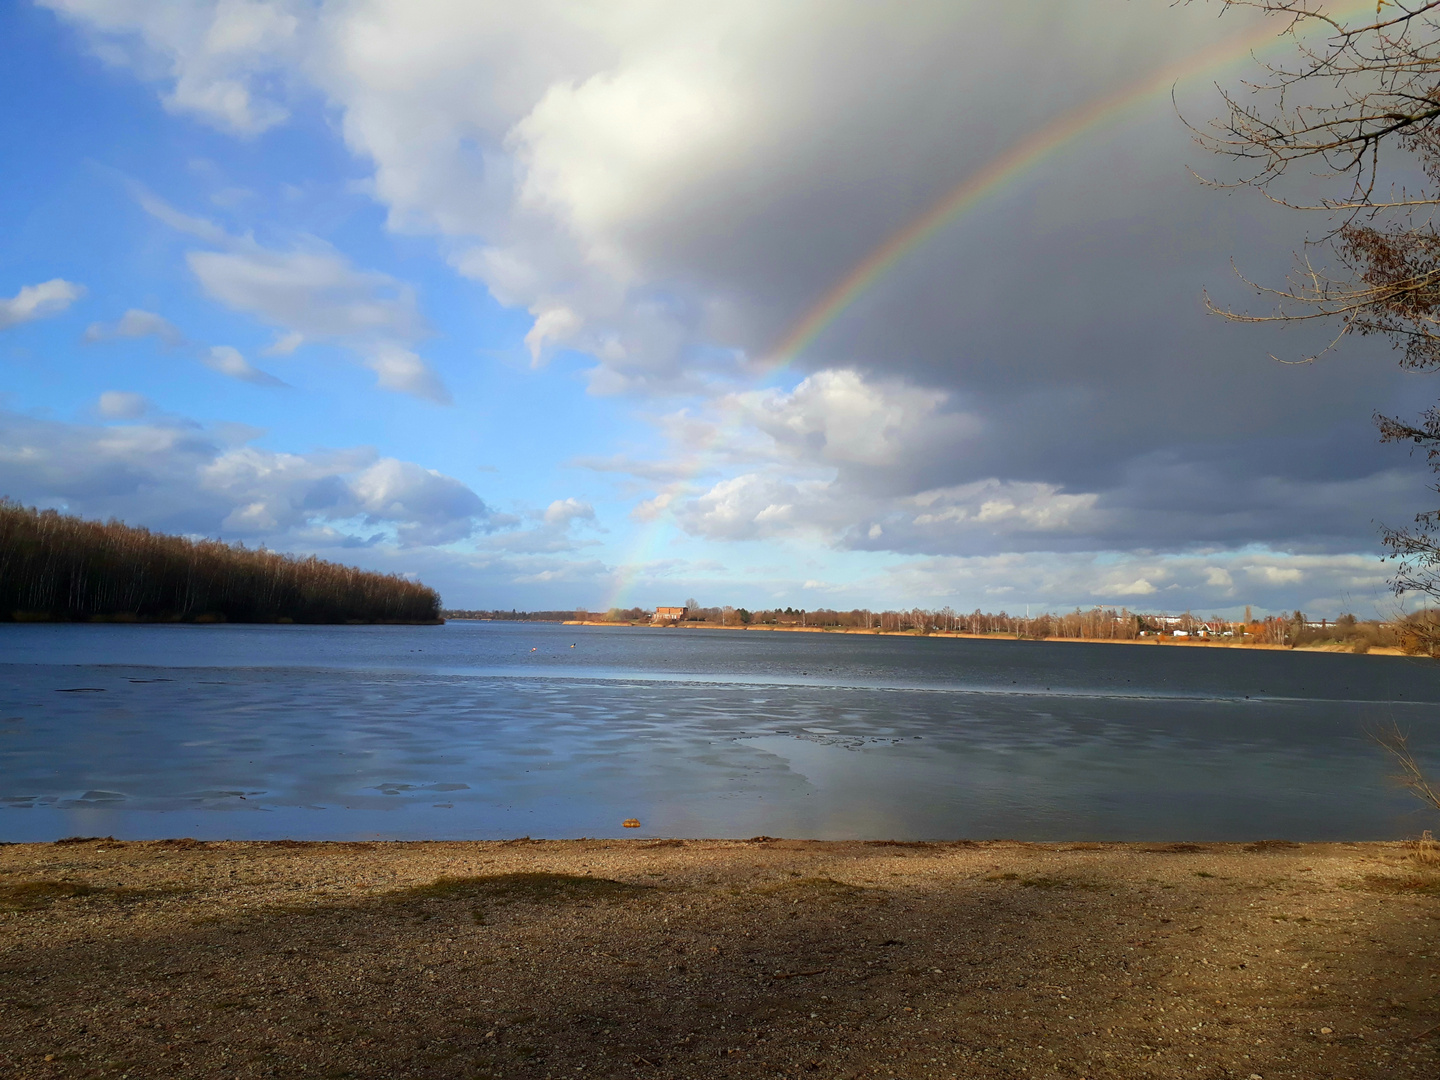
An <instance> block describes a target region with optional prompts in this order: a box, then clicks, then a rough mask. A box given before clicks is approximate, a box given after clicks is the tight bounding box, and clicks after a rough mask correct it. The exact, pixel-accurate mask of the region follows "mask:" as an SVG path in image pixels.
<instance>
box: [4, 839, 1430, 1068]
mask: <svg viewBox="0 0 1440 1080" xmlns="http://www.w3.org/2000/svg"><path fill="white" fill-rule="evenodd" d="M1437 930H1440V870H1437V869H1436V868H1434V867H1433V866H1431V865H1428V864H1422V863H1420V862H1417V861H1416V859H1415V857H1414V856H1413V855H1412V854H1410V853H1409V849H1407V848H1405V847H1403V846H1401V845H1394V844H1312V845H1305V846H1301V847H1297V846H1294V845H1278V844H1269V845H1264V844H1262V845H1250V846H1248V847H1246V846H1240V845H1223V844H1206V845H1190V844H1179V845H1118V844H1116V845H1099V844H1071V845H1027V844H1018V843H983V844H973V843H962V844H954V845H951V844H936V845H911V844H906V845H899V844H865V843H816V842H804V841H774V840H764V839H761V840H756V841H734V842H726V841H686V842H682V841H663V840H662V841H645V840H635V841H629V842H627V841H583V840H582V841H563V842H534V843H532V842H529V841H512V842H509V843H416V844H389V843H379V844H299V843H295V842H281V843H271V844H265V843H223V844H195V843H194V842H193V841H192V842H187V841H179V842H176V841H170V842H164V841H162V842H157V843H126V844H120V843H108V842H95V841H87V842H77V843H61V844H44V845H38V844H31V845H11V846H7V847H3V848H0V954H3V955H0V972H3V978H0V1075H4V1076H7V1077H34V1078H41V1077H71V1076H74V1077H81V1076H86V1077H89V1076H96V1077H98V1076H116V1077H120V1076H130V1077H216V1078H220V1077H226V1078H231V1077H242V1078H249V1077H263V1076H278V1077H294V1076H316V1077H322V1076H323V1077H402V1076H413V1077H501V1076H509V1077H523V1078H532V1077H533V1078H537V1080H539V1078H544V1077H556V1078H558V1077H580V1076H603V1077H654V1078H657V1080H659V1078H668V1077H681V1076H684V1077H702V1076H703V1077H710V1076H727V1077H728V1076H734V1077H752V1076H753V1077H776V1076H791V1077H798V1076H804V1077H809V1076H815V1077H872V1076H873V1077H897V1078H898V1077H913V1078H921V1077H967V1078H968V1077H1029V1078H1038V1077H1054V1076H1058V1077H1126V1078H1129V1077H1176V1078H1178V1077H1202V1078H1213V1077H1239V1078H1241V1080H1249V1078H1251V1077H1254V1076H1259V1077H1263V1078H1265V1080H1273V1078H1277V1077H1297V1078H1302V1077H1303V1078H1307V1080H1308V1078H1317V1077H1326V1078H1339V1077H1348V1078H1360V1077H1375V1078H1380V1077H1385V1078H1393V1077H1411V1076H1413V1077H1424V1078H1429V1077H1434V1076H1436V1075H1440V1055H1437V1050H1440V1001H1437V991H1440V965H1437V962H1436V949H1437V948H1440V943H1437V941H1436V936H1437Z"/></svg>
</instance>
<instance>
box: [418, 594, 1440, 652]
mask: <svg viewBox="0 0 1440 1080" xmlns="http://www.w3.org/2000/svg"><path fill="white" fill-rule="evenodd" d="M674 610H675V609H669V611H670V612H673V611H674ZM683 611H684V614H683V615H682V616H681V617H680V618H678V619H675V618H673V617H672V618H660V619H657V618H656V617H655V616H656V612H655V609H653V608H639V607H635V608H611V609H610V610H609V611H587V610H585V609H584V608H580V609H577V610H575V611H513V610H512V611H447V612H445V613H444V614H445V616H446V617H447V618H458V619H467V618H468V619H494V620H504V621H512V622H568V621H577V622H608V623H614V624H617V625H634V624H640V623H643V624H647V625H648V624H653V623H657V622H658V623H661V624H663V625H667V626H680V627H685V626H713V627H735V628H736V629H742V628H745V627H752V626H753V627H774V628H777V629H802V630H839V631H849V632H856V631H861V632H863V631H870V632H872V633H886V634H914V635H916V636H925V635H930V634H965V635H974V636H982V637H988V636H995V637H1007V638H1028V639H1033V640H1037V641H1043V640H1046V639H1049V640H1055V639H1066V640H1081V641H1135V640H1147V639H1148V640H1156V639H1158V640H1167V639H1168V640H1171V641H1185V640H1190V641H1197V640H1198V641H1212V642H1229V643H1232V644H1238V643H1246V644H1257V645H1284V646H1307V645H1309V646H1316V645H1318V646H1333V647H1344V648H1347V649H1350V650H1352V651H1354V652H1368V651H1369V650H1370V649H1372V648H1377V647H1379V648H1394V647H1398V648H1401V649H1404V650H1405V651H1406V652H1424V651H1426V645H1425V642H1426V641H1427V640H1429V637H1430V636H1434V637H1435V638H1436V639H1437V640H1440V631H1434V630H1433V626H1431V624H1440V614H1437V613H1432V612H1421V613H1418V614H1415V615H1410V616H1407V617H1405V618H1403V619H1400V620H1398V621H1395V622H1383V621H1378V620H1361V619H1357V618H1356V617H1355V616H1354V615H1341V616H1340V617H1339V618H1336V619H1318V620H1315V619H1308V618H1306V616H1305V615H1304V614H1303V613H1302V612H1299V611H1296V612H1290V613H1285V614H1279V615H1265V616H1260V617H1254V616H1252V615H1251V614H1250V612H1249V610H1248V609H1247V611H1246V614H1245V618H1243V619H1223V618H1221V617H1220V616H1218V615H1212V616H1210V617H1209V618H1201V617H1199V616H1196V615H1194V614H1192V613H1190V612H1185V613H1183V614H1179V615H1169V614H1164V613H1154V612H1134V611H1130V610H1128V609H1127V608H1100V607H1096V608H1091V609H1089V610H1088V611H1086V610H1081V609H1078V608H1077V609H1076V610H1075V611H1071V612H1066V613H1060V614H1056V613H1053V612H1046V613H1042V614H1037V615H1028V614H1027V615H1011V614H1010V613H1008V612H1005V611H1001V612H998V613H997V612H986V611H980V610H976V611H973V612H969V613H963V612H958V611H955V610H953V609H951V608H948V607H947V608H940V609H938V610H932V609H928V608H918V607H917V608H909V609H907V610H893V609H892V610H887V611H872V610H870V609H867V608H854V609H851V610H850V611H836V610H834V609H832V608H818V609H804V608H793V607H786V608H769V609H756V610H750V609H748V608H737V607H729V606H724V607H702V606H701V605H699V604H698V603H696V602H695V601H694V600H690V601H688V602H687V603H686V605H685V607H684V609H683ZM1427 627H1430V629H1429V630H1428V631H1427Z"/></svg>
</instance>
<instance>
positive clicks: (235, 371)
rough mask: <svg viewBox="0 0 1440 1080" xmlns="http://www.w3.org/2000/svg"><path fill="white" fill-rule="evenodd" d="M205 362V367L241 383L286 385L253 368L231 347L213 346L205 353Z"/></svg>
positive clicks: (238, 351) (272, 376) (237, 350)
mask: <svg viewBox="0 0 1440 1080" xmlns="http://www.w3.org/2000/svg"><path fill="white" fill-rule="evenodd" d="M204 361H205V366H206V367H208V368H210V369H211V370H212V371H218V372H219V373H220V374H221V375H228V376H230V378H232V379H239V380H240V381H241V382H248V383H255V384H256V385H257V386H284V385H285V384H284V383H283V382H281V381H280V380H279V379H277V378H276V377H275V376H274V375H271V374H268V373H267V372H264V371H261V370H260V369H259V368H257V367H253V366H251V364H250V361H248V360H246V359H245V357H244V356H242V355H241V354H240V350H239V349H236V348H232V347H231V346H229V345H212V346H211V347H210V348H209V349H207V350H206V351H205V356H204Z"/></svg>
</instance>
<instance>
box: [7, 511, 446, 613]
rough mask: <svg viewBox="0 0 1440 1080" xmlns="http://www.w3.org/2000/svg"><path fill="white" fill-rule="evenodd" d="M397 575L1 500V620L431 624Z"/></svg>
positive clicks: (421, 599)
mask: <svg viewBox="0 0 1440 1080" xmlns="http://www.w3.org/2000/svg"><path fill="white" fill-rule="evenodd" d="M439 617H440V596H439V594H438V593H436V592H435V590H434V589H431V588H429V587H427V586H425V585H421V584H419V583H418V582H414V581H409V580H406V579H405V578H402V577H399V576H398V575H395V574H377V573H374V572H371V571H367V570H358V569H356V568H354V567H350V566H342V565H340V564H339V563H332V562H324V561H322V560H320V559H317V558H314V557H313V556H312V557H310V558H298V557H296V556H293V555H280V554H277V553H275V552H273V551H265V550H263V549H262V550H251V549H249V548H247V547H245V546H244V545H243V544H226V543H222V542H221V541H218V540H188V539H186V538H185V537H182V536H167V535H165V534H163V533H152V532H150V531H149V530H148V529H137V528H132V527H130V526H128V525H124V524H122V523H121V522H118V521H109V522H99V521H86V520H84V519H83V518H78V517H73V516H71V515H68V514H61V513H58V512H57V511H54V510H36V509H34V508H26V507H24V506H21V505H19V504H18V503H15V502H12V501H10V500H8V499H0V620H4V621H50V620H59V621H72V620H83V621H92V620H93V621H98V622H133V621H147V622H151V621H158V622H163V621H173V622H297V623H344V622H407V623H416V622H436V621H438V620H439Z"/></svg>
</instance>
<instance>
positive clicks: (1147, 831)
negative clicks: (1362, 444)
mask: <svg viewBox="0 0 1440 1080" xmlns="http://www.w3.org/2000/svg"><path fill="white" fill-rule="evenodd" d="M1437 703H1440V666H1437V665H1436V664H1435V663H1433V662H1431V661H1425V660H1412V659H1401V658H1396V657H1369V656H1351V655H1335V654H1319V653H1282V652H1265V651H1244V650H1238V649H1237V650H1222V649H1201V648H1178V647H1153V646H1123V645H1081V644H1068V643H1041V642H1012V641H973V640H951V639H936V638H921V639H916V638H895V637H875V636H868V635H867V636H861V635H840V634H825V635H821V634H795V633H766V632H753V631H752V632H745V631H723V630H673V629H672V630H651V629H632V628H622V627H614V628H608V627H581V626H560V625H556V624H545V623H530V624H525V623H475V622H453V623H449V624H447V625H445V626H436V627H428V626H427V627H389V626H343V627H298V626H204V627H201V626H103V625H43V624H42V625H34V624H30V625H19V624H6V625H0V840H4V841H34V840H53V839H56V838H58V837H62V836H69V835H114V836H116V837H119V838H122V839H145V838H157V837H174V836H194V837H197V838H201V839H224V838H231V839H280V838H308V839H357V838H359V839H375V838H383V839H405V840H411V839H442V838H443V839H497V838H510V837H519V836H532V837H550V838H560V837H580V836H590V837H604V836H622V835H623V836H690V837H747V836H755V835H762V834H764V835H770V836H789V837H815V838H862V839H958V838H972V839H984V838H1011V839H1026V840H1081V839H1084V840H1251V839H1258V838H1286V839H1295V840H1351V839H1384V838H1398V837H1401V836H1406V835H1414V834H1416V833H1418V832H1419V831H1420V830H1421V829H1424V828H1427V827H1430V826H1431V825H1432V824H1434V823H1435V817H1436V815H1433V814H1428V813H1427V812H1426V811H1425V810H1424V808H1423V807H1421V806H1420V804H1419V803H1418V802H1417V801H1415V800H1414V799H1413V798H1412V797H1411V796H1409V795H1408V794H1406V793H1405V792H1403V791H1399V790H1397V789H1396V788H1394V787H1393V786H1392V785H1389V784H1388V783H1387V776H1388V774H1389V773H1390V771H1391V767H1390V764H1389V762H1388V760H1387V759H1386V757H1385V755H1384V753H1383V752H1382V751H1380V750H1379V748H1378V747H1377V746H1375V744H1374V743H1373V741H1371V740H1370V739H1369V738H1368V736H1367V734H1366V731H1367V728H1374V727H1376V726H1379V725H1389V724H1392V723H1398V724H1399V725H1400V726H1401V727H1402V728H1403V729H1408V730H1409V731H1410V732H1411V734H1412V738H1413V742H1414V745H1415V748H1416V750H1417V753H1418V754H1419V756H1421V758H1422V761H1424V762H1425V763H1426V765H1427V766H1428V767H1430V768H1432V769H1434V770H1435V771H1436V772H1440V715H1437V709H1436V705H1437ZM632 817H633V818H638V819H639V820H640V821H641V823H642V825H641V828H639V829H624V828H622V826H621V822H622V821H623V820H624V819H626V818H632Z"/></svg>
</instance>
